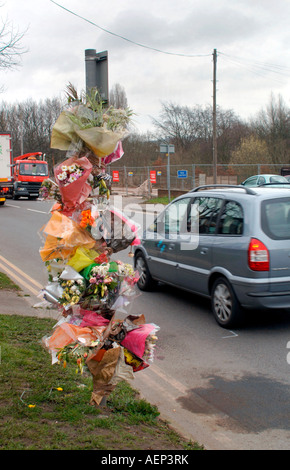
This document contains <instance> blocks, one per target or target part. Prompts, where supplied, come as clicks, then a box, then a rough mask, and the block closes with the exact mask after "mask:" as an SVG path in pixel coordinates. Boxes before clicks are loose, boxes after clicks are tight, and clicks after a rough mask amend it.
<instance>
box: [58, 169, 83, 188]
mask: <svg viewBox="0 0 290 470" xmlns="http://www.w3.org/2000/svg"><path fill="white" fill-rule="evenodd" d="M83 173H84V169H83V168H82V167H81V166H80V165H77V164H76V163H73V164H71V165H69V166H67V165H61V172H59V173H58V174H57V176H56V178H57V180H58V181H59V182H61V183H62V184H63V185H64V186H67V185H68V184H70V183H73V182H74V181H76V180H78V179H79V178H80V177H81V176H83Z"/></svg>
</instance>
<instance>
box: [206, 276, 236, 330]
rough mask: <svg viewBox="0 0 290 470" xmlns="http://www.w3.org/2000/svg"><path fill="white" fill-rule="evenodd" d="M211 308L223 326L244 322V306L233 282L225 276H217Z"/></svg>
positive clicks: (228, 326)
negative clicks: (239, 300) (235, 291)
mask: <svg viewBox="0 0 290 470" xmlns="http://www.w3.org/2000/svg"><path fill="white" fill-rule="evenodd" d="M211 308H212V312H213V315H214V317H215V319H216V321H217V323H218V324H219V325H220V326H222V327H223V328H233V327H236V326H239V325H241V323H242V322H243V319H244V314H243V311H242V308H241V306H240V304H239V302H238V300H237V298H236V295H235V293H234V291H233V288H232V286H231V284H230V283H229V282H228V280H227V279H226V278H224V277H219V278H217V279H216V280H215V281H214V283H213V286H212V289H211Z"/></svg>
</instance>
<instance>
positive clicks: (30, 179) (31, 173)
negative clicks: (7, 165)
mask: <svg viewBox="0 0 290 470" xmlns="http://www.w3.org/2000/svg"><path fill="white" fill-rule="evenodd" d="M11 166H12V178H11V180H12V183H13V186H12V188H9V192H8V194H11V195H12V197H13V199H19V198H20V197H22V196H23V197H28V198H29V199H37V198H38V196H39V190H40V187H41V184H42V182H43V181H44V180H45V179H47V178H48V164H47V162H46V161H45V154H43V153H42V152H34V153H26V154H24V155H20V156H19V157H15V158H14V159H13V164H12V165H11Z"/></svg>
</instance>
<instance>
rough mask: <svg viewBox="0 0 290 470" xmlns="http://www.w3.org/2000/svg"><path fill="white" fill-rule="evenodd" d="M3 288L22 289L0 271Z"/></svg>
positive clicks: (0, 285)
mask: <svg viewBox="0 0 290 470" xmlns="http://www.w3.org/2000/svg"><path fill="white" fill-rule="evenodd" d="M1 289H12V290H21V289H20V287H18V286H17V285H16V284H14V282H13V281H11V279H10V278H9V277H8V276H6V274H4V273H0V290H1Z"/></svg>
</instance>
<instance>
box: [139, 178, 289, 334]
mask: <svg viewBox="0 0 290 470" xmlns="http://www.w3.org/2000/svg"><path fill="white" fill-rule="evenodd" d="M213 186H214V187H213ZM210 188H211V189H210ZM289 218H290V195H289V191H288V190H287V189H285V188H281V189H275V191H273V189H270V188H266V187H265V188H258V187H257V188H255V189H252V188H248V187H246V186H240V185H238V186H231V185H228V186H224V185H223V186H222V185H211V186H203V187H199V188H196V189H194V190H192V191H191V192H189V193H187V194H184V195H182V196H180V197H178V198H176V199H175V200H174V201H172V202H171V203H170V204H169V205H168V206H167V207H166V208H165V209H164V211H163V212H162V213H161V214H159V215H158V217H157V218H156V220H155V221H154V223H153V224H152V225H151V226H150V227H148V229H147V230H145V232H144V234H143V237H142V240H141V244H140V245H138V246H136V247H135V252H134V261H135V267H136V268H137V270H138V271H139V275H140V277H139V281H138V283H137V285H138V287H139V288H140V289H141V290H145V291H146V290H151V289H152V288H153V287H155V286H156V284H157V283H158V281H161V282H163V283H166V284H170V285H173V286H175V287H178V288H181V289H185V290H188V291H190V292H193V293H196V294H200V295H202V296H205V297H208V298H211V308H212V312H213V314H214V317H215V319H216V321H217V322H218V324H219V325H221V326H222V327H225V328H233V327H234V326H237V325H239V324H240V323H241V321H242V320H243V318H244V313H245V309H264V308H267V309H268V308H269V309H272V310H273V311H274V312H275V309H283V308H289V307H290V222H289Z"/></svg>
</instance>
